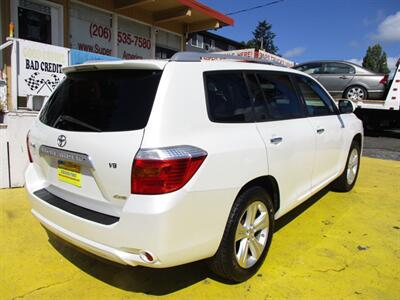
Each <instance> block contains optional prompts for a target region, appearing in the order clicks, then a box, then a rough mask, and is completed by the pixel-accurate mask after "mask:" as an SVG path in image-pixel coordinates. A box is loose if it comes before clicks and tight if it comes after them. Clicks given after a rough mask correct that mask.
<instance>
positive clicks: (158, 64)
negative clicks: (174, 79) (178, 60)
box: [62, 59, 168, 74]
mask: <svg viewBox="0 0 400 300" xmlns="http://www.w3.org/2000/svg"><path fill="white" fill-rule="evenodd" d="M167 63H168V61H165V60H144V59H143V60H118V61H115V60H113V61H102V62H99V61H97V62H86V63H84V64H79V65H72V66H68V67H64V68H62V72H63V73H65V74H68V73H71V72H81V71H96V70H116V69H118V70H121V69H136V70H163V69H164V67H165V65H166V64H167Z"/></svg>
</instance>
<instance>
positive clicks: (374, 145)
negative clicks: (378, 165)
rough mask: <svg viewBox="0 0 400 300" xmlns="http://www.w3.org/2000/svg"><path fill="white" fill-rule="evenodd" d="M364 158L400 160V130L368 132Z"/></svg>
mask: <svg viewBox="0 0 400 300" xmlns="http://www.w3.org/2000/svg"><path fill="white" fill-rule="evenodd" d="M363 156H367V157H373V158H381V159H389V160H400V129H394V130H385V131H379V132H378V131H376V132H367V131H366V132H365V138H364V149H363Z"/></svg>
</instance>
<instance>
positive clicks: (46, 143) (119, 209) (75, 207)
mask: <svg viewBox="0 0 400 300" xmlns="http://www.w3.org/2000/svg"><path fill="white" fill-rule="evenodd" d="M214 58H215V55H214V56H211V59H214ZM208 59H210V57H208ZM64 71H65V73H66V75H67V77H66V79H65V80H64V81H63V82H62V83H61V84H60V86H59V87H58V88H57V90H56V91H55V92H54V94H53V95H52V96H51V98H50V99H49V101H48V102H47V104H46V105H45V107H44V108H43V110H42V112H41V113H40V115H39V118H38V119H37V120H36V121H35V123H34V125H33V127H32V128H31V130H30V133H28V138H27V143H28V153H29V156H30V161H31V163H30V165H29V167H28V169H27V171H26V189H27V191H28V193H29V196H30V201H31V204H32V213H33V214H34V216H35V217H36V218H38V219H39V221H40V222H41V223H42V224H43V225H44V226H45V227H46V228H47V229H48V230H49V231H51V232H53V233H55V234H56V235H58V236H60V237H62V238H63V239H65V240H67V241H69V242H70V243H72V244H75V245H77V246H78V247H81V248H83V249H85V250H87V251H89V252H92V253H94V254H96V255H98V256H102V257H104V258H106V259H109V260H112V261H116V262H119V263H122V264H127V265H131V266H137V265H142V266H147V267H153V268H165V267H170V266H176V265H180V264H184V263H188V262H193V261H197V260H201V259H205V258H209V259H208V263H209V266H210V268H211V269H212V270H213V271H214V272H215V273H217V274H218V275H220V276H222V277H224V278H226V279H228V280H232V281H236V282H240V281H244V280H246V279H247V278H249V277H250V276H252V275H253V274H254V273H255V272H256V271H257V270H258V268H259V267H260V266H261V264H262V263H263V260H264V258H265V256H266V254H267V251H268V248H269V245H270V243H271V239H272V234H273V232H274V220H276V219H277V218H279V217H281V216H282V215H284V214H285V213H287V212H288V211H290V210H291V209H293V208H294V207H295V206H297V205H299V204H300V203H302V202H303V201H305V200H307V199H308V198H309V197H310V196H311V195H313V194H315V193H316V192H318V191H319V190H321V189H322V188H324V187H326V186H328V185H329V184H331V183H333V185H332V186H333V187H334V189H335V190H338V191H349V190H350V189H351V188H352V187H353V186H354V184H355V181H356V178H357V174H358V169H359V161H360V153H361V148H362V147H361V145H362V135H363V128H362V124H361V121H360V120H358V119H357V118H356V117H355V115H354V114H352V113H351V112H352V110H353V106H352V103H351V102H350V101H347V100H343V101H341V102H340V103H339V108H338V107H337V106H336V105H335V103H334V102H333V101H332V98H331V97H330V96H329V94H328V93H327V92H326V90H325V89H324V88H323V87H321V85H320V84H318V83H317V82H316V81H315V80H314V79H313V78H311V77H310V76H308V75H306V74H304V73H302V72H299V71H296V70H292V69H287V68H282V67H276V66H271V65H262V64H258V63H251V62H242V61H240V59H237V60H236V61H233V60H221V61H204V60H202V59H201V57H200V56H199V54H198V55H195V54H190V53H179V54H177V55H175V56H174V57H173V58H172V59H170V60H169V61H159V60H139V61H117V62H103V63H88V64H83V65H79V66H71V67H68V68H66V69H65V70H64Z"/></svg>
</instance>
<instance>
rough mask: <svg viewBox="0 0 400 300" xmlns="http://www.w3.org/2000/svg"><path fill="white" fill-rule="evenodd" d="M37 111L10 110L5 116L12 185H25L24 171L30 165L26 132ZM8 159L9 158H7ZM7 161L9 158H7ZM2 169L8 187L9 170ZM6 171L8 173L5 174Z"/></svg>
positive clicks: (2, 175) (0, 176) (1, 175)
mask: <svg viewBox="0 0 400 300" xmlns="http://www.w3.org/2000/svg"><path fill="white" fill-rule="evenodd" d="M36 116H37V113H32V112H23V113H22V112H21V113H20V112H10V113H8V114H7V115H6V116H5V119H4V123H5V124H7V129H6V132H7V134H6V138H7V140H8V141H9V144H10V166H11V186H12V187H21V186H24V184H25V180H24V172H25V169H26V167H27V166H28V163H29V162H28V154H27V152H26V134H27V133H28V130H29V128H30V127H31V125H32V123H33V121H34V119H35V118H36ZM1 152H3V144H1ZM6 159H7V158H6ZM6 162H7V160H6ZM5 166H6V168H3V164H2V165H1V169H0V173H1V174H0V178H3V177H4V176H7V177H6V179H7V180H6V183H7V186H6V187H8V170H7V164H6V165H5ZM4 173H5V174H6V175H4Z"/></svg>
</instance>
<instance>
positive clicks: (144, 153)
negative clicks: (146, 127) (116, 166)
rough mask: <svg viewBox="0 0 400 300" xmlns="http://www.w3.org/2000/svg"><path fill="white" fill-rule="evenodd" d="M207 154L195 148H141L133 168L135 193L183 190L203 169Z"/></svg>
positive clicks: (132, 191)
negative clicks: (197, 172) (201, 167)
mask: <svg viewBox="0 0 400 300" xmlns="http://www.w3.org/2000/svg"><path fill="white" fill-rule="evenodd" d="M206 157H207V152H205V151H204V150H202V149H199V148H196V147H193V146H176V147H165V148H154V149H141V150H139V152H138V153H137V154H136V157H135V160H134V162H133V166H132V180H131V181H132V182H131V193H132V194H147V195H150V194H152V195H155V194H164V193H170V192H173V191H176V190H179V189H180V188H181V187H183V186H184V185H185V184H186V183H187V182H188V181H189V180H190V178H192V177H193V175H194V174H195V173H196V171H197V170H198V169H199V168H200V166H201V164H202V163H203V161H204V160H205V158H206Z"/></svg>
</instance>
